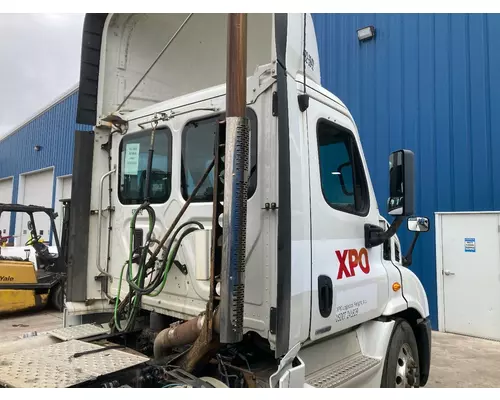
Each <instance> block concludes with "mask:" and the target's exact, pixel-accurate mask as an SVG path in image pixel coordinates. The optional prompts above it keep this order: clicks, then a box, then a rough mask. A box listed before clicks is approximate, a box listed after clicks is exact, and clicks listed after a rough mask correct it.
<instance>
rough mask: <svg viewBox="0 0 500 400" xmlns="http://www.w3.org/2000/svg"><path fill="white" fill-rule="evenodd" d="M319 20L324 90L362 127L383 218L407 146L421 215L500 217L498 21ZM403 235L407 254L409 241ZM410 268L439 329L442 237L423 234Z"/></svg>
mask: <svg viewBox="0 0 500 400" xmlns="http://www.w3.org/2000/svg"><path fill="white" fill-rule="evenodd" d="M313 18H314V22H315V29H316V35H317V39H318V45H319V56H320V66H321V75H322V83H323V86H325V87H326V88H328V89H329V90H330V91H331V92H333V93H335V94H336V95H337V96H339V97H340V99H341V100H342V101H344V102H345V103H346V105H347V106H348V107H349V109H350V110H351V112H352V114H353V116H354V118H355V120H356V123H357V125H358V128H359V131H360V135H361V140H362V144H363V147H364V151H365V155H366V158H367V160H368V166H369V168H370V174H371V177H372V180H373V183H374V186H375V192H376V195H377V200H378V203H379V205H380V208H381V210H382V211H385V201H386V198H387V195H388V156H389V153H390V152H392V151H394V150H397V149H399V148H403V147H404V148H408V149H411V150H413V151H414V152H415V159H416V186H417V191H416V202H417V204H416V207H417V213H418V214H419V215H426V216H429V217H430V218H431V221H432V222H434V213H435V212H436V211H485V210H499V209H500V162H498V161H495V158H496V157H495V155H494V154H495V153H494V152H495V150H497V149H500V134H499V130H500V49H499V47H498V38H499V37H500V15H498V14H469V15H463V14H419V15H416V14H316V15H314V16H313ZM368 25H373V26H374V27H375V29H376V37H375V39H373V40H370V41H367V42H363V43H360V42H359V41H358V39H357V34H356V31H357V29H359V28H363V27H365V26H368ZM386 218H387V216H386ZM388 220H389V221H391V219H388ZM432 226H434V223H433V224H432ZM400 237H401V239H402V246H403V252H404V251H405V249H407V248H408V245H409V241H410V239H411V235H410V234H409V233H408V232H406V230H405V229H401V232H400ZM411 269H412V270H413V271H415V273H416V274H417V275H418V276H419V278H420V279H421V280H422V282H423V284H424V286H425V289H426V291H427V295H428V299H429V306H430V311H431V318H432V324H433V327H434V328H437V295H436V290H437V288H436V248H435V232H434V230H433V231H432V232H431V233H428V234H424V235H421V237H420V239H419V243H418V244H417V248H416V250H415V253H414V263H413V265H412V266H411Z"/></svg>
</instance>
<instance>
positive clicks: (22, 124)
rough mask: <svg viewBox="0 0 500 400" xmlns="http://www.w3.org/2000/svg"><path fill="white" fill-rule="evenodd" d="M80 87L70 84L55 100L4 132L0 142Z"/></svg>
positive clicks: (77, 84)
mask: <svg viewBox="0 0 500 400" xmlns="http://www.w3.org/2000/svg"><path fill="white" fill-rule="evenodd" d="M79 87H80V85H79V83H76V84H75V85H73V86H71V88H70V89H68V90H66V91H65V92H63V93H62V94H61V95H59V96H58V97H57V98H56V99H55V100H52V101H51V102H50V103H49V104H48V105H46V106H45V107H43V108H42V109H40V110H38V111H37V112H36V113H35V114H33V116H31V117H29V118H28V119H27V120H25V121H24V122H22V123H21V124H19V125H17V126H16V127H15V128H14V129H12V130H10V131H9V132H8V133H7V134H5V135H4V136H3V137H1V138H0V142H2V141H4V140H5V139H7V138H8V137H9V136H12V135H14V134H15V133H16V132H17V131H19V130H21V129H22V128H24V127H25V126H26V125H28V124H29V123H30V122H31V121H33V120H35V119H37V118H38V117H40V116H41V115H42V114H45V113H46V112H47V111H49V110H50V109H51V108H53V107H55V106H56V105H58V104H59V103H61V102H62V101H64V100H66V99H67V98H68V97H69V96H71V95H72V94H74V93H76V92H78V88H79Z"/></svg>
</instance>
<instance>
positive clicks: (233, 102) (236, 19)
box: [226, 14, 247, 117]
mask: <svg viewBox="0 0 500 400" xmlns="http://www.w3.org/2000/svg"><path fill="white" fill-rule="evenodd" d="M226 84H227V89H226V90H227V97H226V112H227V114H226V115H227V116H228V117H244V116H245V109H246V96H247V15H246V14H229V18H228V29H227V82H226Z"/></svg>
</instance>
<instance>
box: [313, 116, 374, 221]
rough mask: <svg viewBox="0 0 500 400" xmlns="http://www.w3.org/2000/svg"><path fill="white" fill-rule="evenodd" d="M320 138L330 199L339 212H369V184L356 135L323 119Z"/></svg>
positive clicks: (323, 175)
mask: <svg viewBox="0 0 500 400" xmlns="http://www.w3.org/2000/svg"><path fill="white" fill-rule="evenodd" d="M317 139H318V155H319V169H320V179H321V188H322V191H323V196H324V198H325V200H326V202H327V203H328V204H329V205H330V206H331V207H332V208H334V209H337V210H339V211H343V212H347V213H351V214H356V215H361V216H365V215H367V214H368V210H369V196H368V186H367V183H366V177H365V174H364V169H363V164H362V162H361V156H360V154H359V150H358V147H357V144H356V141H355V139H354V135H353V134H352V132H350V131H349V130H347V129H345V128H343V127H340V126H338V125H336V124H333V123H332V122H330V121H327V120H320V121H318V125H317Z"/></svg>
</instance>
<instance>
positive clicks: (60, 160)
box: [0, 88, 91, 240]
mask: <svg viewBox="0 0 500 400" xmlns="http://www.w3.org/2000/svg"><path fill="white" fill-rule="evenodd" d="M77 90H78V89H77V88H74V89H72V90H71V91H69V92H67V93H65V94H64V95H63V96H62V97H60V98H58V99H57V100H56V101H55V102H53V103H51V104H50V105H49V106H47V107H46V108H45V109H44V110H42V111H40V112H39V113H37V114H36V115H35V116H34V117H33V118H31V119H30V120H29V121H27V122H24V123H23V124H21V125H20V126H19V127H18V128H16V129H14V130H13V131H12V132H11V133H9V134H8V135H6V136H5V137H4V138H3V139H2V140H0V198H1V201H0V202H12V203H17V202H19V203H26V204H28V203H31V204H37V205H44V206H49V207H53V208H55V209H59V204H58V202H57V200H58V199H57V197H58V193H57V192H58V191H57V190H56V189H57V182H58V180H59V179H61V178H62V177H64V178H66V181H67V182H69V187H70V186H71V185H70V183H71V172H72V168H73V146H74V134H75V130H89V129H91V128H90V127H87V126H84V125H79V124H76V122H75V121H76V110H77V101H78V91H77ZM30 177H33V178H34V179H31V180H29V178H30ZM46 178H48V179H49V181H47V180H46ZM44 179H45V181H44ZM61 183H62V180H61ZM28 185H31V186H33V185H37V189H38V190H37V193H38V195H31V196H30V192H31V193H33V190H31V191H30V188H28V187H27V186H28ZM67 186H68V184H67ZM61 190H62V189H61ZM67 191H68V188H67V189H66V192H67ZM20 193H21V194H22V196H21V197H23V199H22V200H21V199H20ZM61 195H62V192H61ZM37 196H38V197H39V198H37ZM41 199H44V200H45V201H43V200H41ZM41 203H43V204H41ZM9 217H10V218H5V217H4V216H2V220H1V222H0V224H1V226H0V228H1V234H2V235H3V236H7V235H17V236H18V237H19V236H20V235H21V232H22V231H23V230H24V229H25V228H21V226H20V223H21V222H20V221H19V218H20V217H19V216H18V217H17V220H16V216H15V214H12V215H10V216H9ZM37 225H38V222H37ZM45 229H48V228H47V227H46V228H45ZM47 239H49V240H50V237H48V238H47Z"/></svg>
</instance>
